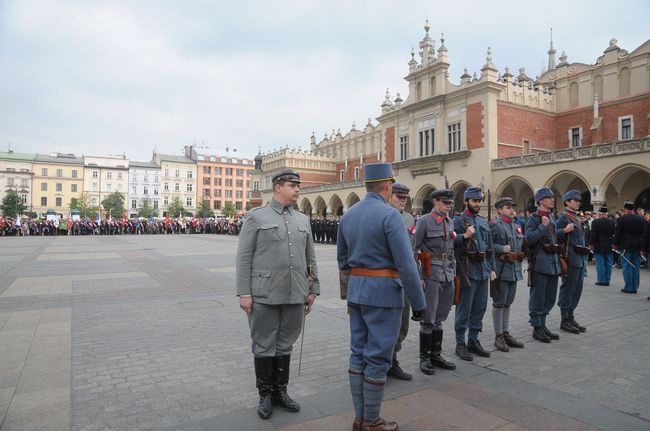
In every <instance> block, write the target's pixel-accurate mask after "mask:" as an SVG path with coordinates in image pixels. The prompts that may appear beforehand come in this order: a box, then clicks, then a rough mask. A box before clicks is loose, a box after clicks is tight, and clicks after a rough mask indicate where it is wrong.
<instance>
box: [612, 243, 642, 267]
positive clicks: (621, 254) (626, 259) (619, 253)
mask: <svg viewBox="0 0 650 431" xmlns="http://www.w3.org/2000/svg"><path fill="white" fill-rule="evenodd" d="M612 251H613V252H614V253H616V254H618V255H619V256H621V257H622V258H623V259H625V261H626V262H627V263H629V264H630V265H631V266H633V267H634V268H636V265H634V264H633V263H632V262H630V259H628V258H627V257H625V252H623V253H621V252H620V251H618V250H615V249H613V248H612Z"/></svg>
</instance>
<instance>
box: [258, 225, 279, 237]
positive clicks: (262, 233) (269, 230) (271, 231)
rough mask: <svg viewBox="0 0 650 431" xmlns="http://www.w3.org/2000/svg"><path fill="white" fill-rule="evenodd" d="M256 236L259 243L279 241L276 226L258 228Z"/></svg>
mask: <svg viewBox="0 0 650 431" xmlns="http://www.w3.org/2000/svg"><path fill="white" fill-rule="evenodd" d="M257 236H258V239H259V240H260V241H280V233H279V232H278V224H265V225H262V226H260V227H259V229H258V232H257Z"/></svg>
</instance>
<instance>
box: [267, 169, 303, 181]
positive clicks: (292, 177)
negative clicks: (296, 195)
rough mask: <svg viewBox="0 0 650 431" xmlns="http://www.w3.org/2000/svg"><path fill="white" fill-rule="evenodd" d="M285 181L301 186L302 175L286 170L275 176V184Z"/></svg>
mask: <svg viewBox="0 0 650 431" xmlns="http://www.w3.org/2000/svg"><path fill="white" fill-rule="evenodd" d="M284 181H291V182H292V183H297V184H300V174H299V173H298V172H296V171H294V170H293V169H286V170H284V171H280V172H278V173H277V174H275V175H274V176H273V179H272V182H273V183H274V184H275V183H280V182H284Z"/></svg>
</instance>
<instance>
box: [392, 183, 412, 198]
mask: <svg viewBox="0 0 650 431" xmlns="http://www.w3.org/2000/svg"><path fill="white" fill-rule="evenodd" d="M410 192H411V189H409V188H408V187H406V184H404V183H400V182H397V181H396V182H394V183H393V194H394V195H397V196H406V197H408V196H409V193H410Z"/></svg>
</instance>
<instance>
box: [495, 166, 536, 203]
mask: <svg viewBox="0 0 650 431" xmlns="http://www.w3.org/2000/svg"><path fill="white" fill-rule="evenodd" d="M505 196H507V197H510V198H512V199H514V201H515V203H516V204H517V211H533V210H534V209H535V190H534V188H533V186H532V185H531V184H530V183H529V182H528V181H527V180H526V179H524V178H522V177H520V176H516V175H514V176H511V177H509V178H507V179H506V180H505V181H503V182H502V183H501V184H500V185H499V187H497V191H496V193H495V195H494V199H495V200H496V199H499V198H502V197H505Z"/></svg>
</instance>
